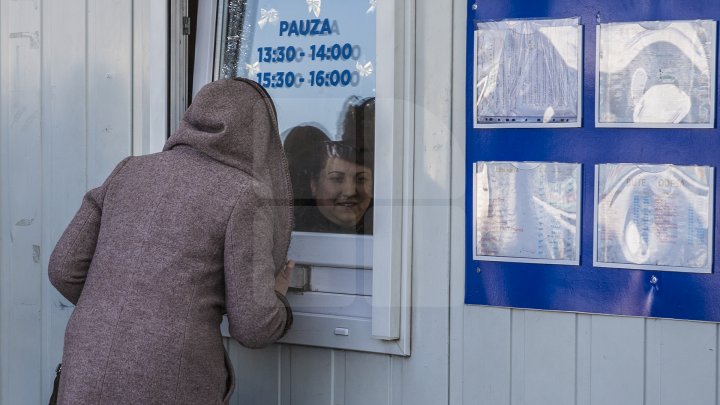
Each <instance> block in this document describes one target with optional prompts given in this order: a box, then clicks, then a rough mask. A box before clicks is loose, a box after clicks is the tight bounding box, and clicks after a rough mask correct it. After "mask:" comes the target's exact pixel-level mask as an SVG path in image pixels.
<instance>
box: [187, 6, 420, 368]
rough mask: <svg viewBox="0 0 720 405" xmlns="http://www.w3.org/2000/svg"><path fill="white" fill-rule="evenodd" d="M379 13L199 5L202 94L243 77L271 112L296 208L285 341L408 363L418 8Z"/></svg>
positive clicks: (196, 78) (198, 82) (373, 9)
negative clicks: (290, 320)
mask: <svg viewBox="0 0 720 405" xmlns="http://www.w3.org/2000/svg"><path fill="white" fill-rule="evenodd" d="M380 3H382V2H376V1H375V0H343V1H324V2H321V1H320V0H306V1H298V0H200V1H199V2H198V10H197V16H196V19H197V34H196V36H195V41H194V42H195V48H194V54H195V60H194V66H193V69H192V71H193V79H192V88H193V92H197V90H199V89H200V88H201V87H202V85H204V84H205V83H207V82H209V81H211V80H217V79H220V78H228V77H238V76H240V77H246V78H249V79H253V80H255V81H257V82H258V83H260V85H262V86H263V87H264V88H265V89H266V90H267V91H268V93H269V94H270V95H271V97H272V98H273V101H274V103H275V106H276V110H277V116H278V126H279V130H280V135H281V138H282V140H283V145H284V148H285V151H286V155H287V157H288V166H289V171H290V175H291V180H292V183H293V193H294V197H295V201H294V203H295V208H294V209H295V232H294V233H293V237H292V243H291V246H290V252H289V254H288V255H289V258H290V259H292V260H294V261H295V262H296V263H297V266H296V271H295V274H294V277H293V281H292V283H291V290H290V291H289V293H288V299H289V301H290V303H291V305H292V307H293V309H294V312H295V326H294V327H293V329H292V330H291V331H290V333H289V334H288V335H287V336H286V337H285V338H284V340H283V342H285V343H297V344H305V345H316V346H323V347H335V348H344V349H355V350H363V351H373V352H383V353H392V354H399V355H409V305H407V304H406V303H407V302H408V301H409V267H410V266H409V263H408V262H409V260H405V259H404V256H403V252H409V251H410V249H409V246H408V243H409V240H410V238H409V236H410V235H409V232H403V231H404V230H408V229H409V224H408V223H407V222H405V223H403V221H402V218H403V216H405V217H406V218H409V214H408V211H409V208H408V207H406V206H405V205H404V204H400V203H399V202H401V201H403V196H404V195H406V194H407V193H408V192H409V191H408V190H409V186H408V184H409V183H410V182H409V181H408V176H409V175H410V174H409V171H408V170H405V169H404V167H405V166H409V164H410V162H409V159H405V158H404V155H403V150H404V149H405V148H406V147H408V146H409V145H410V144H409V143H408V142H407V139H408V138H409V133H410V131H409V128H407V127H406V126H404V125H403V124H404V122H406V121H408V120H407V113H406V111H405V110H406V109H407V108H408V107H407V105H408V104H409V103H404V102H403V100H407V99H409V96H408V94H409V93H408V91H409V90H408V91H406V90H405V86H404V85H403V84H404V83H405V82H407V77H406V75H405V69H404V66H405V64H404V60H405V59H406V58H407V57H408V55H407V52H405V49H410V48H411V47H407V48H406V46H405V42H406V40H405V35H406V34H405V32H406V31H407V30H409V27H407V26H406V24H404V21H405V20H406V18H405V15H406V13H407V11H406V10H409V5H406V4H405V2H384V3H387V4H380ZM379 35H382V38H383V41H378V40H377V39H378V36H379ZM399 51H400V52H399ZM408 87H411V86H408Z"/></svg>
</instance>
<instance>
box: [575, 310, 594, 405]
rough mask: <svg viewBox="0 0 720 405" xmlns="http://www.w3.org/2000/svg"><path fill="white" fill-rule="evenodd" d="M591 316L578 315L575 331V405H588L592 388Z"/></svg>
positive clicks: (590, 401) (590, 402)
mask: <svg viewBox="0 0 720 405" xmlns="http://www.w3.org/2000/svg"><path fill="white" fill-rule="evenodd" d="M592 319H593V316H592V315H584V314H578V317H577V329H576V331H575V336H576V338H577V351H576V352H575V356H576V359H575V370H576V377H575V384H576V387H575V404H576V405H590V404H592V400H591V393H592V390H591V387H592V378H593V374H592V342H593V335H592Z"/></svg>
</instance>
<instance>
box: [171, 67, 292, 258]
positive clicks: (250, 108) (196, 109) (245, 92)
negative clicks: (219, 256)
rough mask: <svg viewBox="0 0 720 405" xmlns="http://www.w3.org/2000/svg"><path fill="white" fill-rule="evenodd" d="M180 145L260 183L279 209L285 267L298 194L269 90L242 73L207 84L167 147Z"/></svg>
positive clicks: (277, 236) (277, 254)
mask: <svg viewBox="0 0 720 405" xmlns="http://www.w3.org/2000/svg"><path fill="white" fill-rule="evenodd" d="M180 145H185V146H189V147H191V148H193V149H196V150H198V151H200V152H203V153H205V154H206V155H208V156H210V157H211V158H213V159H215V160H217V161H219V162H221V163H224V164H226V165H228V166H232V167H234V168H236V169H238V170H241V171H243V172H245V173H246V174H248V175H250V176H251V177H252V178H253V179H254V180H255V181H256V182H258V183H259V184H260V190H258V191H259V196H260V198H261V199H262V200H263V201H262V202H263V203H266V204H268V205H271V206H272V207H273V210H274V214H275V219H276V221H275V229H274V241H275V249H273V256H274V259H275V263H276V266H282V265H283V264H284V263H285V260H286V256H287V249H288V246H289V244H290V231H291V230H292V226H293V218H292V199H293V196H292V191H291V190H292V189H291V186H290V175H289V173H288V164H287V160H286V158H285V152H284V151H283V148H282V143H281V141H280V134H279V132H278V125H277V116H276V112H275V106H274V104H273V102H272V99H271V98H270V95H269V94H268V93H267V91H265V89H263V88H262V87H261V86H260V85H258V84H257V83H255V82H253V81H251V80H247V79H242V78H234V79H223V80H218V81H215V82H212V83H209V84H207V85H205V86H204V87H203V88H202V89H201V90H200V91H199V92H198V93H197V95H196V96H195V98H194V100H193V103H192V105H191V106H190V107H189V108H188V109H187V111H186V112H185V115H184V116H183V119H182V121H181V123H180V127H179V128H178V129H177V131H176V132H175V133H174V134H172V135H171V136H170V138H169V139H168V141H167V142H166V143H165V147H164V149H163V150H170V149H173V148H175V147H177V146H180ZM278 249H279V251H278ZM276 270H279V267H278V268H277V269H276Z"/></svg>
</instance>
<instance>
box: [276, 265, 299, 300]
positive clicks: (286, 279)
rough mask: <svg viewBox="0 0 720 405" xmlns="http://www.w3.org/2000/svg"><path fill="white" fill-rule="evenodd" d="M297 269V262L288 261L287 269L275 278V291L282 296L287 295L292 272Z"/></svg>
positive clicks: (283, 269)
mask: <svg viewBox="0 0 720 405" xmlns="http://www.w3.org/2000/svg"><path fill="white" fill-rule="evenodd" d="M293 269H295V262H293V261H288V262H287V263H286V264H285V267H283V268H282V270H280V272H279V273H278V274H277V276H275V291H277V292H279V293H280V294H282V295H285V294H287V290H288V287H289V286H290V279H292V272H293Z"/></svg>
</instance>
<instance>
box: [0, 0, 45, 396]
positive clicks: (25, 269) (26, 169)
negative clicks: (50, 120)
mask: <svg viewBox="0 0 720 405" xmlns="http://www.w3.org/2000/svg"><path fill="white" fill-rule="evenodd" d="M41 26H42V13H41V10H40V8H39V7H38V3H37V2H36V1H35V2H32V1H8V0H4V1H2V2H0V64H1V65H0V109H1V110H2V111H1V112H0V142H1V144H0V165H1V166H0V176H1V179H0V193H1V194H2V196H1V198H2V199H1V200H0V209H1V210H2V230H1V231H2V252H1V256H2V259H1V260H2V264H1V265H0V266H1V267H0V353H1V354H0V362H1V365H0V403H3V404H5V403H8V404H33V403H39V402H40V401H42V398H41V395H42V390H41V389H40V388H41V387H40V384H41V381H42V377H41V376H42V372H41V370H42V350H41V348H42V347H43V341H42V319H41V314H42V295H41V293H40V291H41V287H42V282H43V278H44V277H43V269H42V263H41V251H40V249H41V244H42V226H43V222H42V216H41V214H42V200H41V196H42V190H41V188H42V143H41V142H42V128H41V117H42V96H41V93H42V91H41V61H42V55H41V50H42V48H41V41H42V38H41V35H42V32H41V31H42V29H41ZM28 385H29V386H28ZM29 388H31V389H29Z"/></svg>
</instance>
